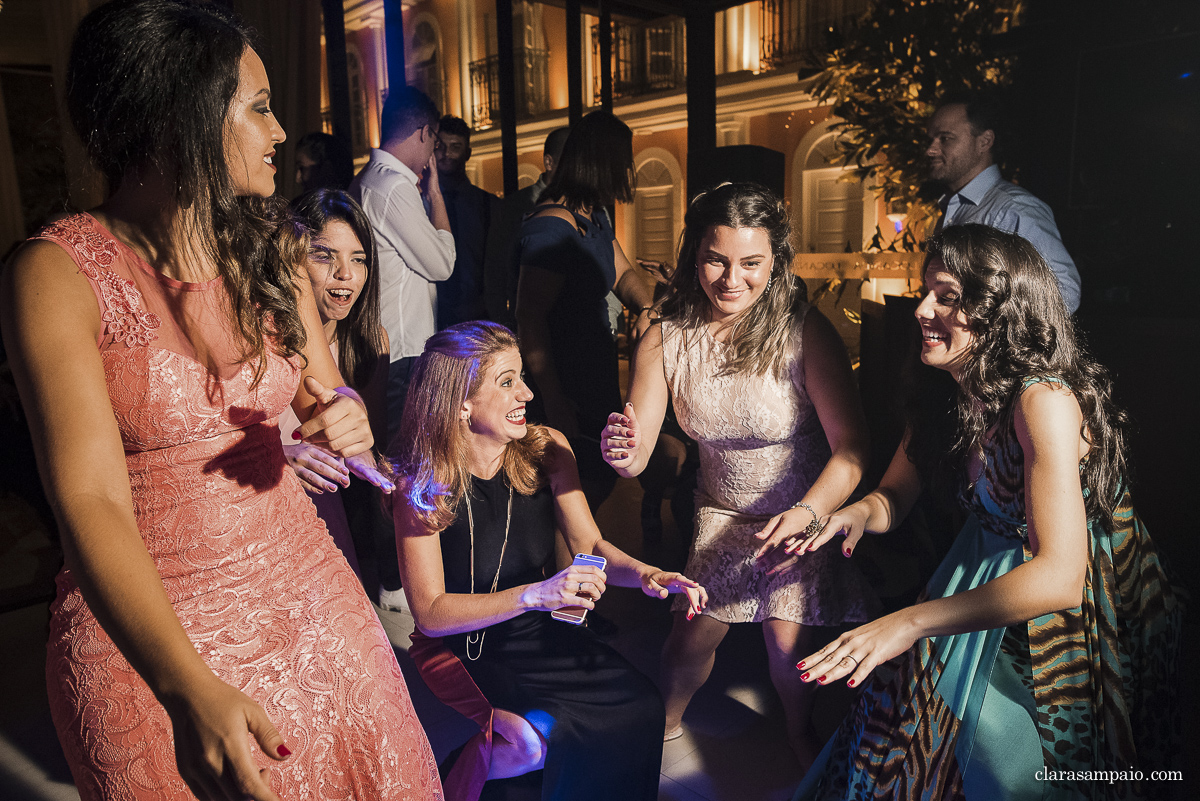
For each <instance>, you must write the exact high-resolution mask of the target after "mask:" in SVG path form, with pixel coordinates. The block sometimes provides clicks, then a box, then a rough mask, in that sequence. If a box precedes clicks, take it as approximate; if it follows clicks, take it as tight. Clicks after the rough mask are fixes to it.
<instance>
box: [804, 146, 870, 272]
mask: <svg viewBox="0 0 1200 801" xmlns="http://www.w3.org/2000/svg"><path fill="white" fill-rule="evenodd" d="M836 142H837V134H836V133H835V132H833V131H830V132H829V133H827V134H826V135H825V136H823V137H821V139H820V140H819V141H818V142H817V144H816V146H815V147H813V149H812V150H811V151H810V152H809V154H808V158H807V159H805V162H804V176H803V181H804V188H803V192H804V196H803V197H804V204H803V205H804V210H803V217H802V219H803V221H804V223H803V229H802V231H801V233H802V236H801V239H800V242H801V245H802V247H803V248H804V249H805V250H806V251H808V252H809V253H842V252H845V251H852V252H857V251H860V250H862V245H863V242H862V229H863V188H862V182H861V181H859V180H856V179H854V180H842V179H843V178H845V177H847V171H846V169H845V168H843V167H838V166H833V165H834V164H836V160H835V156H836V155H837V145H836Z"/></svg>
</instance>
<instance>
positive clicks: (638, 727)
mask: <svg viewBox="0 0 1200 801" xmlns="http://www.w3.org/2000/svg"><path fill="white" fill-rule="evenodd" d="M532 398H533V393H532V392H530V391H529V388H528V387H527V386H526V385H525V382H524V381H523V380H522V377H521V354H520V351H519V349H518V345H517V340H516V337H514V336H513V335H512V332H511V331H509V330H508V329H507V328H505V327H503V326H501V325H498V324H496V323H489V322H470V323H461V324H459V325H455V326H451V327H450V328H447V329H445V330H444V331H441V332H439V333H437V334H435V335H434V336H432V337H430V338H429V341H428V342H426V343H425V352H424V353H423V354H422V355H421V357H420V358H419V359H418V360H417V362H416V364H415V366H414V368H413V374H412V381H411V383H410V385H409V392H408V400H407V403H406V405H405V409H404V418H403V420H402V422H401V427H400V436H399V437H398V438H397V439H396V444H395V445H394V447H395V448H396V449H397V452H395V453H393V456H394V457H395V459H396V466H397V470H398V472H399V474H400V485H401V489H400V490H399V491H398V494H397V496H396V497H398V498H399V500H398V501H397V502H396V504H395V509H394V515H395V523H396V544H397V550H398V553H399V557H400V573H401V576H402V578H403V580H404V590H405V593H406V594H407V596H408V600H409V605H410V606H411V609H412V613H413V617H414V618H415V620H416V623H417V629H418V630H417V632H416V633H415V634H414V635H413V648H412V649H411V650H410V654H411V655H412V657H413V660H414V661H415V662H416V664H417V667H418V669H419V670H420V671H421V675H422V677H423V678H424V679H425V681H426V683H427V684H429V686H430V688H431V689H432V690H433V691H434V693H435V694H436V695H437V696H438V697H439V698H441V699H442V700H443V701H444V702H445V703H447V704H448V705H450V706H452V707H454V708H455V709H458V710H459V711H461V712H463V714H465V715H467V716H468V717H471V718H472V719H473V720H475V721H476V722H477V723H479V724H480V729H481V731H480V734H479V735H477V736H476V737H475V739H474V740H473V741H472V742H471V743H469V744H468V747H467V748H466V749H465V750H464V752H463V755H462V756H461V757H460V758H459V760H458V762H457V763H456V764H455V766H454V769H453V770H452V772H451V773H450V775H449V776H448V777H447V780H446V789H447V797H448V798H467V799H474V798H476V797H478V793H479V790H480V789H481V787H482V783H483V781H484V780H485V779H488V778H492V779H497V778H506V777H509V776H517V775H520V774H522V773H526V772H528V771H530V770H536V769H539V768H544V769H545V774H544V777H543V785H542V798H544V799H552V798H553V799H558V798H562V799H572V801H584V800H585V799H597V801H599V800H600V799H615V798H620V799H647V801H650V800H651V799H654V798H656V797H657V794H658V775H659V768H660V762H661V758H662V740H661V735H660V734H659V732H660V731H661V730H662V726H663V706H662V701H661V699H660V698H659V695H658V691H657V690H656V689H655V687H654V685H653V684H652V683H651V682H650V680H649V679H647V678H646V677H645V676H643V675H642V674H640V673H639V672H638V671H637V670H636V669H635V668H634V667H633V666H632V665H630V664H629V663H628V662H627V661H625V659H624V658H623V657H621V656H620V655H619V654H618V653H617V652H616V651H614V650H613V649H612V648H610V647H608V646H607V645H604V644H603V643H601V642H600V641H599V640H597V639H596V638H595V636H594V635H592V634H591V632H589V631H588V629H587V628H585V627H582V626H572V625H570V624H568V623H565V622H560V621H556V620H552V619H551V616H550V615H548V614H545V613H547V612H552V611H554V610H559V609H562V608H563V607H572V606H574V607H583V608H584V609H592V608H594V606H595V601H596V600H597V599H598V598H599V597H600V596H601V594H603V592H604V590H605V587H606V585H607V583H608V582H610V581H611V582H612V583H613V584H615V585H618V586H627V587H641V588H642V590H643V591H644V592H645V593H646V594H647V595H650V596H654V597H659V598H665V597H666V596H667V595H668V593H681V592H682V593H686V594H687V596H688V601H689V608H690V611H689V614H695V613H697V612H699V611H701V610H702V609H703V608H704V605H705V604H706V602H707V596H706V595H705V592H704V590H703V588H701V587H700V586H699V585H697V584H696V582H694V581H690V580H689V579H687V578H684V577H683V576H681V575H679V574H678V573H669V572H664V571H661V570H659V569H658V568H655V567H651V566H649V565H646V564H643V563H642V562H639V561H638V560H636V559H633V558H632V557H630V556H629V555H628V554H625V553H624V552H622V551H621V550H619V549H618V548H616V547H614V546H613V545H612V544H611V543H608V542H606V541H605V540H604V538H603V537H601V535H600V531H599V530H598V529H597V528H596V524H595V521H594V520H593V519H592V516H591V513H590V512H589V511H588V506H587V502H586V500H585V499H584V496H583V491H582V490H581V488H580V483H579V473H578V470H577V468H576V466H575V457H574V454H573V453H572V452H571V448H570V446H569V445H568V444H567V440H566V438H565V437H564V436H563V435H562V434H561V433H559V432H558V431H556V430H554V429H550V428H544V427H542V426H529V425H527V424H526V422H525V405H526V403H528V402H529V401H530V400H531V399H532ZM556 529H557V530H558V531H560V532H561V533H562V536H563V538H564V539H565V541H566V545H567V546H568V548H569V549H570V552H571V553H576V554H594V555H596V556H602V557H604V558H605V559H606V560H607V567H606V568H605V569H600V568H598V567H595V566H586V567H581V566H577V565H572V566H570V567H568V568H566V569H564V570H559V571H556V570H555V568H554V566H553V561H554V546H555V541H554V538H555V531H556ZM547 576H548V577H547Z"/></svg>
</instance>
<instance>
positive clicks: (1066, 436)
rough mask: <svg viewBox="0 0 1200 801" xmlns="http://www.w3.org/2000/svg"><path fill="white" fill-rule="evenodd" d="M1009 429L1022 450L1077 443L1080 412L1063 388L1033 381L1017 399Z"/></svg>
mask: <svg viewBox="0 0 1200 801" xmlns="http://www.w3.org/2000/svg"><path fill="white" fill-rule="evenodd" d="M1013 425H1014V427H1015V428H1016V432H1017V437H1018V439H1019V440H1020V441H1021V444H1022V446H1025V447H1029V446H1032V447H1033V448H1035V449H1037V448H1038V447H1039V446H1042V445H1064V444H1067V443H1074V442H1078V440H1079V439H1080V436H1081V434H1080V427H1081V426H1082V425H1083V411H1082V410H1081V409H1080V407H1079V401H1078V400H1077V399H1076V397H1075V394H1074V393H1073V392H1071V390H1070V389H1069V388H1068V387H1067V386H1066V385H1065V384H1062V383H1059V382H1056V381H1037V382H1035V383H1032V384H1030V385H1029V386H1027V387H1025V388H1024V389H1023V390H1022V391H1021V394H1020V395H1018V396H1017V402H1016V408H1015V409H1014V414H1013Z"/></svg>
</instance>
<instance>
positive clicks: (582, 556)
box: [550, 553, 608, 626]
mask: <svg viewBox="0 0 1200 801" xmlns="http://www.w3.org/2000/svg"><path fill="white" fill-rule="evenodd" d="M571 564H572V565H578V566H581V567H587V566H591V567H598V568H600V569H601V570H603V569H604V566H605V565H607V564H608V560H607V559H605V558H604V557H603V556H592V555H591V554H590V553H577V554H575V560H574V561H573V562H571ZM587 611H588V610H587V608H586V607H583V606H564V607H562V608H561V609H555V610H554V611H553V612H551V613H550V617H552V618H554V619H555V620H561V621H562V622H564V623H570V624H571V625H573V626H578V625H580V624H582V623H583V619H584V617H586V616H587Z"/></svg>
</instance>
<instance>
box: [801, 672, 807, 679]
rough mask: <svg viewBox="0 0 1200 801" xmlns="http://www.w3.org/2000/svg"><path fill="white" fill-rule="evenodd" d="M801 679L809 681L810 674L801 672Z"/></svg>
mask: <svg viewBox="0 0 1200 801" xmlns="http://www.w3.org/2000/svg"><path fill="white" fill-rule="evenodd" d="M800 681H808V674H807V673H801V674H800Z"/></svg>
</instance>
